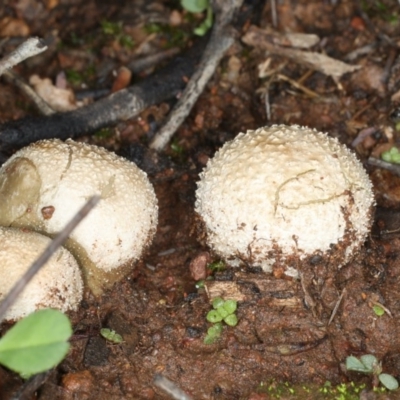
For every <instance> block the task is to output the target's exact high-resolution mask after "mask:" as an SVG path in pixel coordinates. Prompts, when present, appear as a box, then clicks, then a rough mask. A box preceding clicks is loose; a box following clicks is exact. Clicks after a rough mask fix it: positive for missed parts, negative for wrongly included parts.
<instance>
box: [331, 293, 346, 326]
mask: <svg viewBox="0 0 400 400" xmlns="http://www.w3.org/2000/svg"><path fill="white" fill-rule="evenodd" d="M345 293H346V288H344V289H343V290H342V293H341V295H340V296H339V299H338V301H337V302H336V304H335V307H334V308H333V311H332V314H331V317H330V318H329V321H328V325H330V324H331V322H332V321H333V318H335V315H336V313H337V311H338V309H339V306H340V303H341V302H342V299H343V296H344V294H345Z"/></svg>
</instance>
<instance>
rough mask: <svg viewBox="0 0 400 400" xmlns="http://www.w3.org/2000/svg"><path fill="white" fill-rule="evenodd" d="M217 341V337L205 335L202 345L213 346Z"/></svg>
mask: <svg viewBox="0 0 400 400" xmlns="http://www.w3.org/2000/svg"><path fill="white" fill-rule="evenodd" d="M217 339H218V336H213V335H206V337H205V338H204V341H203V342H204V344H213V343H214V342H215V341H216V340H217Z"/></svg>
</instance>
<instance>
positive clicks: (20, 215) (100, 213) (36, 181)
mask: <svg viewBox="0 0 400 400" xmlns="http://www.w3.org/2000/svg"><path fill="white" fill-rule="evenodd" d="M95 194H99V195H101V197H102V199H101V201H100V203H99V204H98V205H97V206H96V207H95V208H94V209H93V210H92V211H91V212H90V213H89V215H88V216H87V217H86V218H85V219H84V220H83V221H82V222H81V223H80V224H79V226H78V227H77V228H76V229H75V230H74V231H73V232H72V234H71V236H70V239H69V241H68V242H67V244H66V247H67V248H68V249H69V250H70V251H71V252H72V254H74V256H75V257H76V258H77V259H78V261H79V262H80V264H81V265H82V267H83V269H84V272H85V277H86V280H87V283H88V285H89V287H90V288H91V290H92V291H93V292H94V293H95V294H98V293H100V292H101V290H102V288H105V287H108V286H110V285H112V284H113V283H114V282H115V281H117V280H119V279H120V278H121V277H123V276H124V275H125V274H126V272H127V271H128V270H129V268H130V267H131V266H132V262H133V261H135V260H138V259H139V258H140V256H141V255H142V252H143V250H144V248H145V247H146V246H147V245H148V244H149V243H150V242H151V240H152V238H153V235H154V233H155V230H156V225H157V219H158V206H157V199H156V196H155V193H154V189H153V187H152V185H151V183H150V182H149V179H148V178H147V175H146V174H145V173H144V172H143V171H141V170H140V169H139V168H138V167H137V166H136V165H135V164H134V163H132V162H130V161H128V160H126V159H123V158H121V157H118V156H117V155H115V154H114V153H111V152H109V151H107V150H105V149H103V148H100V147H97V146H91V145H87V144H84V143H77V142H74V141H72V140H67V141H66V142H65V143H64V142H62V141H60V140H44V141H40V142H37V143H34V144H32V145H30V146H28V147H25V148H23V149H21V150H20V151H18V152H17V153H15V154H14V155H13V156H12V157H11V158H10V159H9V160H8V161H7V162H6V163H5V164H4V165H3V166H2V168H1V169H0V225H3V226H17V227H29V228H32V229H34V230H36V231H39V232H41V233H44V234H48V235H55V234H57V233H58V232H59V231H60V230H61V229H62V228H63V227H64V226H65V225H66V223H67V222H68V221H69V220H70V219H71V218H72V217H73V216H74V214H75V213H76V212H77V211H78V210H79V209H80V207H82V206H83V204H84V203H85V202H86V201H87V200H88V199H89V197H90V196H92V195H95Z"/></svg>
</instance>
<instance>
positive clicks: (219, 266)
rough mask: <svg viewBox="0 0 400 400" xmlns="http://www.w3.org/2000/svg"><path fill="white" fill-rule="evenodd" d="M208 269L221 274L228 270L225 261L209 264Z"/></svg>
mask: <svg viewBox="0 0 400 400" xmlns="http://www.w3.org/2000/svg"><path fill="white" fill-rule="evenodd" d="M207 268H208V269H209V270H210V271H211V272H221V271H223V270H224V269H225V268H226V266H225V263H224V262H223V261H215V262H213V263H210V264H208V265H207Z"/></svg>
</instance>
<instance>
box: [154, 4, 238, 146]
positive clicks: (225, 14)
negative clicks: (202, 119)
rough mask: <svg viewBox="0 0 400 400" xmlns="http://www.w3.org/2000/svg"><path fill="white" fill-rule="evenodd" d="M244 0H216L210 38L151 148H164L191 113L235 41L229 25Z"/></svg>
mask: <svg viewBox="0 0 400 400" xmlns="http://www.w3.org/2000/svg"><path fill="white" fill-rule="evenodd" d="M242 3H243V0H215V1H214V12H215V15H216V20H215V23H214V26H213V30H212V33H211V38H210V41H209V43H208V44H207V47H206V49H205V51H204V53H203V56H202V58H201V61H200V64H199V66H198V68H197V70H196V72H195V73H194V74H193V75H192V77H191V78H190V81H189V83H188V84H187V86H186V88H185V90H184V92H183V94H182V96H181V97H180V99H179V101H178V103H177V104H176V106H175V107H174V109H173V110H172V111H171V113H170V114H169V116H168V118H167V121H166V123H165V125H164V126H163V127H162V128H161V129H160V130H159V131H158V132H157V134H156V135H155V137H154V139H153V141H152V142H151V143H150V148H152V149H154V150H157V151H160V150H162V149H164V147H165V146H166V145H167V143H168V142H169V140H170V139H171V137H172V136H173V135H174V133H175V132H176V131H177V129H178V128H179V127H180V126H181V124H182V123H183V121H184V120H185V118H186V117H187V116H188V115H189V113H190V111H191V110H192V108H193V106H194V104H195V103H196V101H197V99H198V98H199V96H200V95H201V93H203V91H204V88H205V86H206V84H207V83H208V81H209V80H210V78H211V77H212V75H213V74H214V72H215V70H216V68H217V67H218V64H219V62H220V61H221V58H222V57H223V55H224V54H225V52H226V50H227V49H228V48H229V47H230V46H231V45H232V44H233V42H234V30H233V28H232V27H230V24H231V22H232V19H233V16H234V14H235V12H236V11H237V10H238V9H239V8H240V6H241V5H242Z"/></svg>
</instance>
